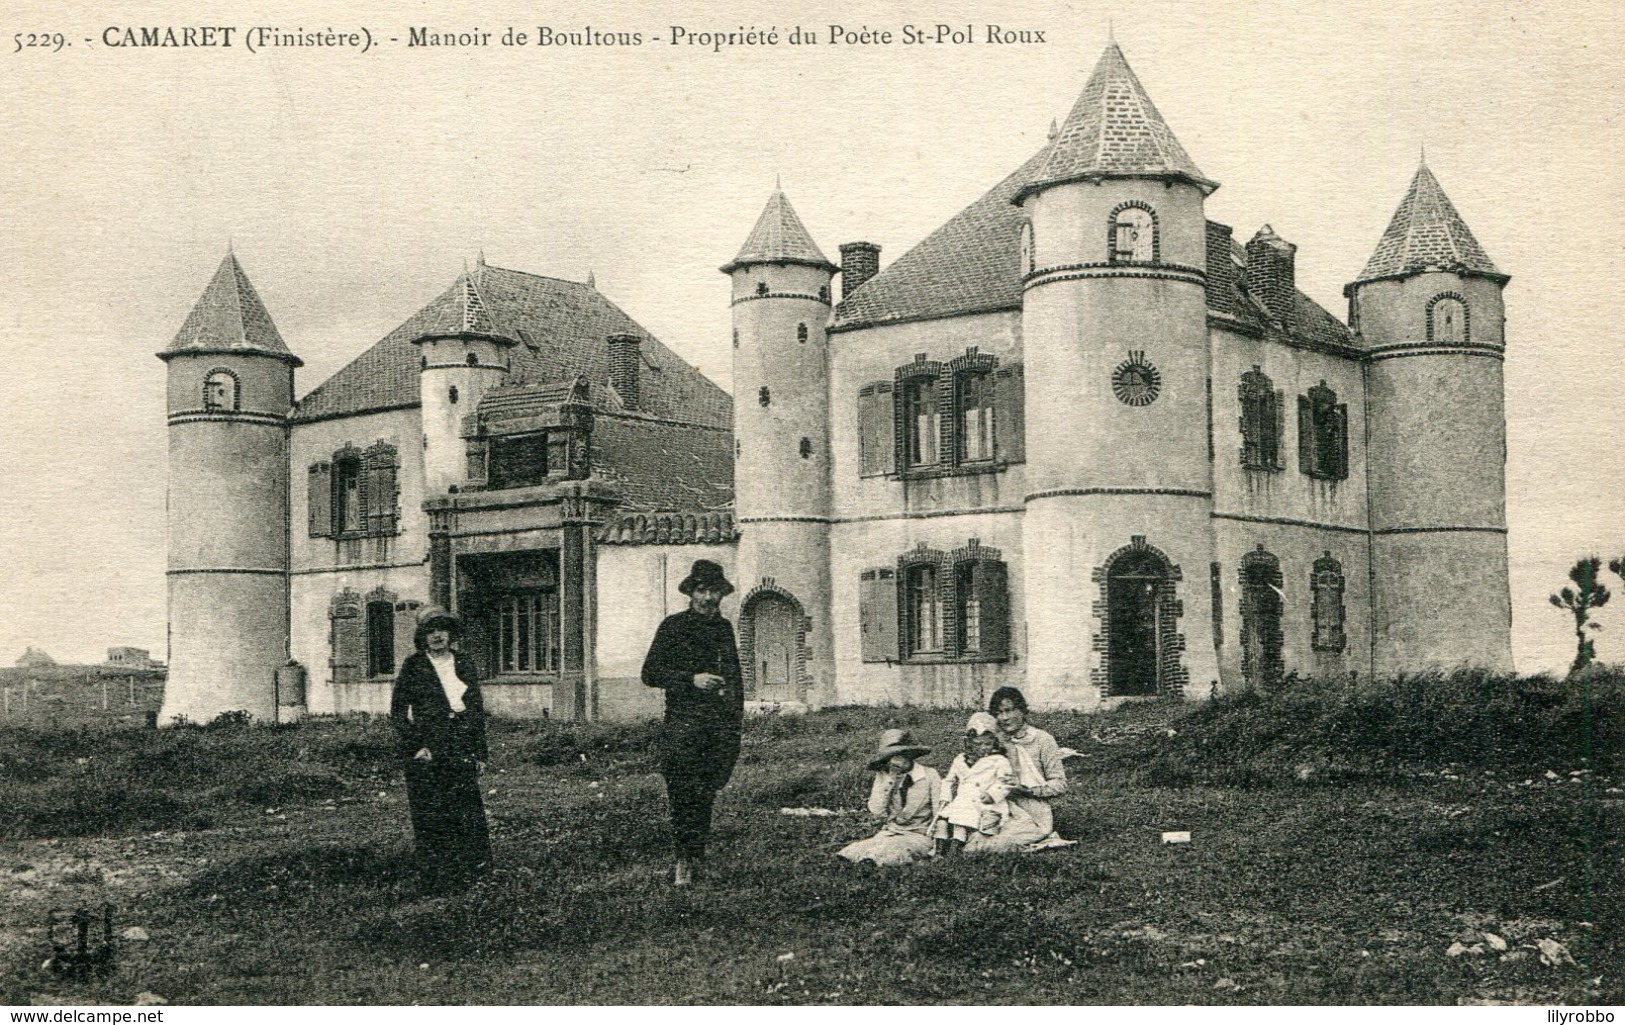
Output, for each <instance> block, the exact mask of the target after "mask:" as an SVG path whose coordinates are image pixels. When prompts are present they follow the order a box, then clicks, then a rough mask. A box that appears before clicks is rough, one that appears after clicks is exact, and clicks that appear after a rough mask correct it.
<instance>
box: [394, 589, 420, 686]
mask: <svg viewBox="0 0 1625 1025" xmlns="http://www.w3.org/2000/svg"><path fill="white" fill-rule="evenodd" d="M422 604H423V603H422V602H416V601H398V602H396V603H395V668H396V671H397V672H398V671H399V670H400V667H401V664H402V663H404V662H405V661H406V656H408V655H410V654H412V652H413V651H415V650H417V649H416V648H414V647H413V646H412V640H413V638H414V637H415V636H416V635H417V631H418V609H419V608H420V607H421V606H422Z"/></svg>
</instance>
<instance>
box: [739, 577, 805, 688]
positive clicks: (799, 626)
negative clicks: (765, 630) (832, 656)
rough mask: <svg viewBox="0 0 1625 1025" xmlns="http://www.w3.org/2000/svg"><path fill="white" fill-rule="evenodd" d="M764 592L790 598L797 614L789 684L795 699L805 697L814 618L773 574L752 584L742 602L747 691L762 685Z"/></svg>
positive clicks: (742, 657) (743, 667) (741, 647)
mask: <svg viewBox="0 0 1625 1025" xmlns="http://www.w3.org/2000/svg"><path fill="white" fill-rule="evenodd" d="M764 595H772V596H773V597H776V598H780V599H782V600H784V601H786V602H789V603H790V608H791V610H792V611H793V612H794V614H795V624H796V651H795V665H794V670H795V678H794V679H792V680H791V681H790V685H791V689H792V691H793V693H794V694H795V695H796V700H798V701H800V700H805V699H806V696H807V663H808V661H810V660H811V658H812V651H811V649H809V648H808V647H807V635H808V634H809V633H811V632H812V619H811V618H810V617H809V616H808V615H807V613H806V610H805V609H804V608H803V606H802V604H801V602H800V601H798V600H797V599H796V596H795V595H793V594H791V593H790V592H789V591H787V590H785V589H784V588H782V587H780V586H779V584H778V581H776V580H775V579H774V578H772V577H763V578H762V582H761V583H760V584H757V585H756V586H755V587H753V588H751V589H750V592H749V593H748V594H746V595H745V598H744V600H743V601H741V602H740V603H739V667H740V670H741V672H742V674H743V679H744V684H745V694H746V695H747V696H750V695H754V694H756V693H757V691H758V689H759V685H760V681H759V680H757V679H756V605H757V603H758V601H759V600H760V599H761V598H762V597H763V596H764Z"/></svg>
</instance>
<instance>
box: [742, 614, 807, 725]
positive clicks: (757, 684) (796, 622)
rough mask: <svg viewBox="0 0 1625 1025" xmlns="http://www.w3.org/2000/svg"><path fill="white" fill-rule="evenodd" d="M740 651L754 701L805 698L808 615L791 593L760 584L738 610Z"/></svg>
mask: <svg viewBox="0 0 1625 1025" xmlns="http://www.w3.org/2000/svg"><path fill="white" fill-rule="evenodd" d="M739 627H740V629H739V635H740V636H739V649H740V650H739V655H740V662H741V663H742V668H743V669H744V675H745V697H746V698H748V699H751V700H754V701H802V700H805V699H806V696H807V687H806V682H805V680H804V679H803V674H802V667H803V660H804V656H803V652H802V647H803V644H804V643H805V639H806V617H804V616H803V615H802V612H801V605H800V603H799V602H797V601H796V600H795V599H794V598H792V597H791V596H790V595H788V594H786V593H784V592H783V591H780V590H778V589H777V588H774V589H771V590H769V589H767V588H765V587H763V588H757V589H756V590H755V591H754V592H752V593H751V595H750V596H749V597H748V598H747V599H746V600H745V604H744V606H743V607H742V608H741V610H740V613H739Z"/></svg>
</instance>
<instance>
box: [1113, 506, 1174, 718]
mask: <svg viewBox="0 0 1625 1025" xmlns="http://www.w3.org/2000/svg"><path fill="white" fill-rule="evenodd" d="M1135 541H1136V543H1135V544H1134V545H1131V546H1130V547H1128V548H1124V549H1122V550H1120V551H1118V552H1117V553H1116V554H1114V555H1113V556H1112V557H1111V559H1109V560H1108V562H1107V565H1106V573H1105V578H1106V579H1105V590H1106V595H1105V597H1106V609H1105V611H1106V623H1105V626H1106V644H1105V649H1106V650H1105V654H1106V673H1105V676H1106V680H1105V683H1106V693H1107V694H1108V695H1111V696H1113V697H1134V696H1140V697H1144V696H1150V695H1155V694H1160V693H1162V692H1163V691H1164V690H1166V689H1169V688H1171V687H1172V686H1174V685H1175V683H1176V682H1177V681H1174V680H1172V679H1171V677H1172V676H1173V675H1174V668H1175V667H1176V666H1177V664H1178V651H1177V647H1178V645H1177V643H1176V641H1177V635H1176V633H1175V629H1174V627H1175V620H1176V618H1177V617H1178V606H1177V603H1176V601H1175V599H1174V581H1175V580H1176V579H1178V571H1177V570H1175V569H1174V567H1173V566H1171V565H1170V564H1169V562H1168V559H1167V557H1166V556H1164V555H1163V554H1162V553H1161V552H1159V551H1157V550H1156V549H1155V548H1152V547H1151V546H1149V545H1147V544H1145V542H1144V540H1143V539H1141V538H1136V539H1135Z"/></svg>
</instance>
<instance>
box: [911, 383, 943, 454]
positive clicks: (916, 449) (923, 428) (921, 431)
mask: <svg viewBox="0 0 1625 1025" xmlns="http://www.w3.org/2000/svg"><path fill="white" fill-rule="evenodd" d="M903 426H904V430H905V431H906V432H907V434H906V438H907V446H906V450H905V452H904V455H905V456H906V458H907V462H908V465H910V466H930V465H932V464H934V463H936V462H937V461H938V458H939V456H938V449H939V445H938V441H939V438H940V436H939V434H938V431H939V430H940V426H939V420H938V417H937V381H936V378H934V377H921V378H915V379H914V380H912V381H909V382H908V383H907V384H906V385H904V386H903Z"/></svg>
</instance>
